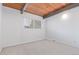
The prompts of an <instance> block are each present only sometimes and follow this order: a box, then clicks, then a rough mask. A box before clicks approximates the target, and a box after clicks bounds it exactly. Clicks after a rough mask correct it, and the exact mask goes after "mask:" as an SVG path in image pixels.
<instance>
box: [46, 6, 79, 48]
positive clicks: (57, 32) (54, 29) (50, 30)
mask: <svg viewBox="0 0 79 59" xmlns="http://www.w3.org/2000/svg"><path fill="white" fill-rule="evenodd" d="M63 14H68V18H67V19H62V15H63ZM45 20H46V26H47V27H46V29H47V30H46V32H47V36H46V37H47V39H51V40H56V41H58V42H62V43H65V44H68V45H71V46H74V47H79V7H76V8H73V9H70V10H67V11H64V12H62V13H59V14H57V15H54V16H51V17H49V18H46V19H45Z"/></svg>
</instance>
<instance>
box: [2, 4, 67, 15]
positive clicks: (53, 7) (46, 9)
mask: <svg viewBox="0 0 79 59" xmlns="http://www.w3.org/2000/svg"><path fill="white" fill-rule="evenodd" d="M25 5H27V4H26V3H4V4H3V6H6V7H10V8H14V9H18V10H21V11H22V10H23V9H24V6H25ZM67 5H68V4H66V3H29V5H27V8H25V9H24V11H26V12H29V13H32V14H36V15H40V16H45V15H48V14H50V13H51V12H52V13H53V12H55V11H57V10H60V9H62V8H63V7H66V6H67Z"/></svg>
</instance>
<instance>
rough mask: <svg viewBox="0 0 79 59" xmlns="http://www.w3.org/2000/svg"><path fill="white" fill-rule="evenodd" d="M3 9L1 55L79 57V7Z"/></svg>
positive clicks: (7, 5) (2, 5)
mask: <svg viewBox="0 0 79 59" xmlns="http://www.w3.org/2000/svg"><path fill="white" fill-rule="evenodd" d="M0 8H1V10H0V12H1V14H0V16H1V19H0V55H79V3H0Z"/></svg>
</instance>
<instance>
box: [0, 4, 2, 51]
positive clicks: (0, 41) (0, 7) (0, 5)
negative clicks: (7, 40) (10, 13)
mask: <svg viewBox="0 0 79 59" xmlns="http://www.w3.org/2000/svg"><path fill="white" fill-rule="evenodd" d="M1 11H2V4H1V3H0V52H1V48H2V47H1V46H2V39H1V37H2V36H1V18H2V17H1V14H2V12H1Z"/></svg>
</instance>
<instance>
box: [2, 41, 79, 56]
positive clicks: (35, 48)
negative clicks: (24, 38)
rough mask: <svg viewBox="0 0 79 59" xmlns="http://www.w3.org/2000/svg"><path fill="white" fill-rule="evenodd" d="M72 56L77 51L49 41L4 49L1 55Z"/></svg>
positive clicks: (78, 50) (78, 52) (77, 51)
mask: <svg viewBox="0 0 79 59" xmlns="http://www.w3.org/2000/svg"><path fill="white" fill-rule="evenodd" d="M63 54H66V55H67V54H68V55H70V54H71V55H72V54H73V55H74V54H79V49H78V48H74V47H71V46H68V45H65V44H62V43H58V42H53V41H51V40H41V41H36V42H31V43H26V44H21V45H17V46H12V47H7V48H4V49H3V50H2V52H1V55H63Z"/></svg>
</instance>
